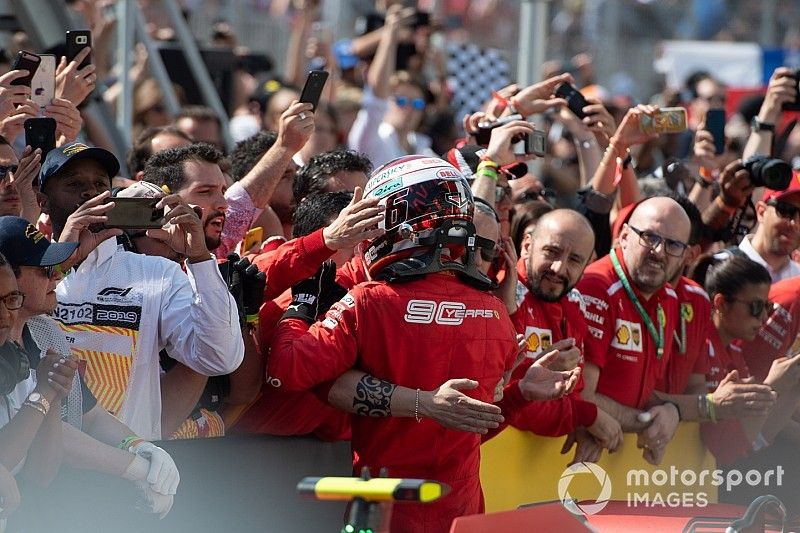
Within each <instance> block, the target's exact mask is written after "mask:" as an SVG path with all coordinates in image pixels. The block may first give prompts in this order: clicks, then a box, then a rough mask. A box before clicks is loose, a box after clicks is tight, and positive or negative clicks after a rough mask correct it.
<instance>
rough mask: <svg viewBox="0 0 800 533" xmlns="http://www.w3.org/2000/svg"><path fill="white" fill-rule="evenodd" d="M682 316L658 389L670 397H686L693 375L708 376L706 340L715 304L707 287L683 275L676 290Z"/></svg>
mask: <svg viewBox="0 0 800 533" xmlns="http://www.w3.org/2000/svg"><path fill="white" fill-rule="evenodd" d="M675 293H676V294H677V295H678V305H679V309H680V316H679V318H678V323H677V325H676V326H675V332H674V333H673V335H672V343H673V347H672V355H671V356H670V358H669V361H668V362H667V370H666V373H665V374H664V378H663V379H661V380H660V381H659V383H658V385H657V387H656V388H657V389H658V390H660V391H662V392H666V393H667V394H683V393H684V391H685V390H686V385H687V383H688V382H689V376H690V375H691V374H700V375H702V376H705V375H706V372H707V371H708V360H707V357H706V353H707V349H706V340H707V339H708V331H709V328H713V327H714V325H713V324H712V323H711V301H710V300H709V299H708V294H706V291H705V290H703V288H702V287H701V286H700V285H699V284H697V283H695V282H694V281H692V280H690V279H689V278H687V277H684V276H681V278H680V281H678V286H677V287H675Z"/></svg>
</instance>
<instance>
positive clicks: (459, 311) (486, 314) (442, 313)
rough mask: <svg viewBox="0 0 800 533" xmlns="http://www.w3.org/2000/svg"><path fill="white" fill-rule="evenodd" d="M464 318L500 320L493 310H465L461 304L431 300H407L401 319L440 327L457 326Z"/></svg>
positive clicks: (464, 306) (465, 307)
mask: <svg viewBox="0 0 800 533" xmlns="http://www.w3.org/2000/svg"><path fill="white" fill-rule="evenodd" d="M465 318H497V319H499V318H500V315H499V313H498V312H497V311H495V310H493V309H467V306H466V305H464V304H463V303H461V302H434V301H433V300H409V301H408V305H407V306H406V314H405V315H404V316H403V319H404V320H405V321H406V322H410V323H412V324H430V323H431V322H436V323H437V324H441V325H442V326H458V325H461V324H462V323H463V322H464V319H465Z"/></svg>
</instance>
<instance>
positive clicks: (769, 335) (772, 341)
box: [742, 277, 800, 381]
mask: <svg viewBox="0 0 800 533" xmlns="http://www.w3.org/2000/svg"><path fill="white" fill-rule="evenodd" d="M769 299H770V301H771V302H773V303H775V304H776V306H775V311H773V312H772V315H770V317H769V318H768V319H767V322H766V323H765V324H764V325H763V326H761V329H760V330H759V331H758V335H757V336H756V338H755V339H754V340H752V341H749V342H744V343H742V353H743V354H744V358H745V361H747V366H748V367H749V368H750V371H751V372H752V373H753V376H755V378H756V379H757V380H758V381H764V378H766V377H767V374H769V369H770V367H771V366H772V361H773V360H775V359H777V358H778V357H783V356H784V355H787V356H792V355H794V354H796V353H797V352H798V351H800V277H797V278H789V279H785V280H783V281H779V282H778V283H775V284H773V285H772V287H770V289H769Z"/></svg>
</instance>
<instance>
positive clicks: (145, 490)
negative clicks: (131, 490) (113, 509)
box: [136, 480, 173, 520]
mask: <svg viewBox="0 0 800 533" xmlns="http://www.w3.org/2000/svg"><path fill="white" fill-rule="evenodd" d="M136 488H137V489H139V498H138V499H137V501H136V509H138V510H139V511H142V512H143V513H152V514H157V515H158V518H159V520H161V519H163V518H164V517H165V516H167V513H169V511H170V509H172V502H173V496H172V495H171V494H170V495H168V496H165V495H164V494H159V493H158V492H156V491H154V490H153V488H152V486H151V485H150V484H149V483H148V482H147V481H144V480H142V481H137V482H136Z"/></svg>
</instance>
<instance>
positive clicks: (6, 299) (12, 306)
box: [0, 291, 25, 311]
mask: <svg viewBox="0 0 800 533" xmlns="http://www.w3.org/2000/svg"><path fill="white" fill-rule="evenodd" d="M24 301H25V295H24V294H22V293H21V292H19V291H13V292H9V293H8V294H6V295H5V296H0V302H3V305H5V306H6V309H8V310H9V311H16V310H17V309H21V308H22V302H24Z"/></svg>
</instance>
